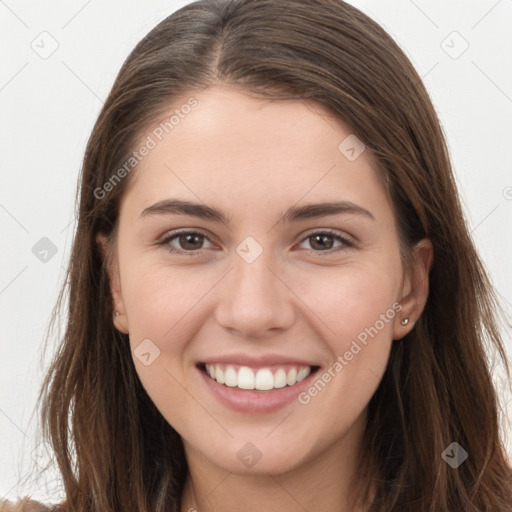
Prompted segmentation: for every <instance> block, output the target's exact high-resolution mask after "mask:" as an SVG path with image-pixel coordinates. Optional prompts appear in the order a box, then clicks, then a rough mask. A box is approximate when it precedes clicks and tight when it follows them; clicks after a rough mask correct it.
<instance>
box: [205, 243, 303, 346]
mask: <svg viewBox="0 0 512 512" xmlns="http://www.w3.org/2000/svg"><path fill="white" fill-rule="evenodd" d="M233 266H234V268H233V269H232V270H231V272H229V274H228V275H227V276H226V279H225V280H224V285H223V286H222V287H221V291H220V295H219V298H218V305H217V307H216V315H215V316H216V320H217V322H218V323H219V325H221V326H222V327H224V328H225V329H228V330H230V331H232V333H234V334H236V335H238V336H241V337H247V338H262V337H265V336H267V335H268V334H269V332H272V334H275V332H274V331H275V330H277V329H287V328H289V327H290V326H291V325H292V324H293V322H294V318H295V309H294V300H293V298H294V294H293V292H292V291H291V289H290V287H289V285H288V286H287V283H286V279H285V278H284V276H283V275H282V273H280V272H279V271H278V270H277V269H275V268H273V267H274V266H275V265H272V262H271V261H270V258H267V256H266V252H265V251H264V252H263V254H261V255H260V256H259V258H257V259H256V260H255V261H253V262H252V263H248V262H246V261H245V260H244V259H242V258H241V257H239V255H238V254H237V253H234V254H233ZM280 274H281V275H280Z"/></svg>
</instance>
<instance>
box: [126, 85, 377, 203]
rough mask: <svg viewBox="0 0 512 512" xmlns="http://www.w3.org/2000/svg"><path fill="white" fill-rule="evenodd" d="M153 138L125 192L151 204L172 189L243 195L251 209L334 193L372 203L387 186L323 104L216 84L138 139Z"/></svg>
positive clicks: (193, 194)
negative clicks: (254, 92)
mask: <svg viewBox="0 0 512 512" xmlns="http://www.w3.org/2000/svg"><path fill="white" fill-rule="evenodd" d="M191 99H193V102H191ZM191 104H194V107H193V108H190V107H187V108H185V107H184V106H186V105H191ZM171 118H173V119H171ZM148 137H149V139H151V141H152V144H151V146H152V147H151V149H150V150H149V151H148V152H147V154H146V156H145V157H144V158H143V159H142V160H141V161H140V163H139V164H138V165H137V167H136V169H135V172H134V173H133V175H132V176H131V180H132V184H131V186H130V190H129V191H128V192H127V193H126V194H125V196H133V195H135V196H137V197H138V198H139V199H140V200H141V201H142V202H144V203H145V205H146V206H147V203H148V202H150V201H157V200H161V199H164V198H165V196H166V194H167V195H170V194H171V192H172V195H173V196H175V195H176V194H175V192H181V193H182V194H184V195H185V196H186V198H189V199H193V200H195V201H197V200H198V199H200V200H203V201H206V199H209V200H213V201H215V200H218V199H220V198H221V197H223V198H225V200H226V201H227V202H237V200H238V202H239V201H240V198H245V199H247V201H249V202H250V204H251V205H252V206H253V207H254V206H255V205H259V206H264V205H267V204H269V203H270V202H272V201H274V202H275V201H277V202H279V201H287V202H291V203H296V202H297V201H299V200H300V199H301V197H304V198H305V200H310V199H311V200H312V199H313V198H314V199H315V200H316V199H321V200H334V199H335V197H334V196H336V193H339V195H340V196H343V199H345V200H354V201H355V200H356V199H359V200H361V195H366V196H367V197H366V202H368V201H371V200H372V196H373V199H375V198H376V197H375V196H376V195H379V194H381V195H382V193H383V192H384V187H383V185H382V179H381V176H380V172H379V171H378V169H377V166H376V165H375V161H374V159H373V157H372V155H371V153H370V151H369V150H366V149H365V148H364V145H361V142H360V141H358V139H357V138H355V135H354V134H353V133H352V131H351V129H350V126H348V125H347V124H346V123H344V122H343V121H342V120H341V119H339V118H338V117H336V116H335V115H334V114H333V113H332V112H330V110H329V109H328V108H327V107H326V106H324V105H322V104H320V103H318V102H313V101H304V100H274V99H268V98H260V97H255V96H253V95H250V93H245V92H242V91H240V90H236V89H233V88H228V87H212V88H210V89H207V90H205V91H200V92H196V93H190V94H188V95H183V96H182V97H181V98H179V99H177V100H175V101H174V102H173V105H172V106H170V107H169V109H168V111H167V112H166V113H165V114H163V115H162V116H159V118H158V120H157V121H155V122H154V123H153V124H152V125H151V126H150V127H149V128H148V129H147V130H146V131H145V132H144V134H143V135H142V137H141V138H140V141H141V142H140V144H142V143H143V142H144V141H147V140H149V139H148ZM347 149H348V150H349V153H347ZM352 149H353V150H354V151H352V152H350V151H351V150H352ZM362 149H363V151H362V152H361V150H362ZM354 154H355V156H356V157H357V158H353V157H354ZM358 155H359V156H358ZM141 201H139V203H140V202H141ZM247 204H249V203H247ZM139 206H142V204H139Z"/></svg>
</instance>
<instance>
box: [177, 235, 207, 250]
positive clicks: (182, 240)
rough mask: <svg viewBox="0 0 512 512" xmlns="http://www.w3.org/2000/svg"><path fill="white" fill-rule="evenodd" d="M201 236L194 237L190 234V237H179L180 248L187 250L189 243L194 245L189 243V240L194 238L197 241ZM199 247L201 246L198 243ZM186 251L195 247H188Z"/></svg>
mask: <svg viewBox="0 0 512 512" xmlns="http://www.w3.org/2000/svg"><path fill="white" fill-rule="evenodd" d="M201 236H202V235H194V234H192V235H181V237H180V245H181V246H182V247H184V248H187V244H189V243H190V244H192V245H194V242H189V241H190V240H191V239H194V238H195V239H198V238H200V237H201ZM196 245H197V244H196ZM199 245H201V244H200V243H199ZM188 249H197V247H188Z"/></svg>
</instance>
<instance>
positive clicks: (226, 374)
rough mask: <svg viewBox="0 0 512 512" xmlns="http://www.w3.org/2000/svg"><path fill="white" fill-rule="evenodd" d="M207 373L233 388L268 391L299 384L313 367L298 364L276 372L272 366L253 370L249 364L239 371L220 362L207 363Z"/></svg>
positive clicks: (220, 382) (241, 367)
mask: <svg viewBox="0 0 512 512" xmlns="http://www.w3.org/2000/svg"><path fill="white" fill-rule="evenodd" d="M206 373H207V374H208V375H209V376H210V377H211V378H212V379H214V380H216V381H217V382H218V383H219V384H225V385H226V386H229V387H231V388H235V387H238V388H240V389H258V390H261V391H266V390H269V389H274V388H284V387H285V386H286V385H288V386H293V385H294V384H297V382H300V381H301V380H304V379H305V378H306V377H307V376H308V375H309V374H310V373H311V367H309V366H297V367H292V368H290V369H289V370H288V371H286V370H285V369H284V368H278V369H277V371H276V372H275V373H272V371H271V370H270V368H260V369H259V370H253V369H252V368H249V367H248V366H240V368H239V369H238V371H237V370H236V369H235V367H234V366H232V365H227V366H226V368H225V369H224V370H223V369H222V367H221V366H220V365H218V364H207V365H206Z"/></svg>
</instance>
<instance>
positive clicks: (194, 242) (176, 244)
mask: <svg viewBox="0 0 512 512" xmlns="http://www.w3.org/2000/svg"><path fill="white" fill-rule="evenodd" d="M205 240H208V238H207V237H206V235H203V234H202V233H199V232H198V231H179V232H177V233H174V234H172V233H171V234H170V235H169V236H167V237H165V238H164V239H163V240H162V241H161V242H159V243H158V244H159V245H163V246H167V249H168V250H169V251H170V252H175V253H180V254H190V255H194V254H201V249H203V248H204V247H202V244H203V243H204V241H205Z"/></svg>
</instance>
